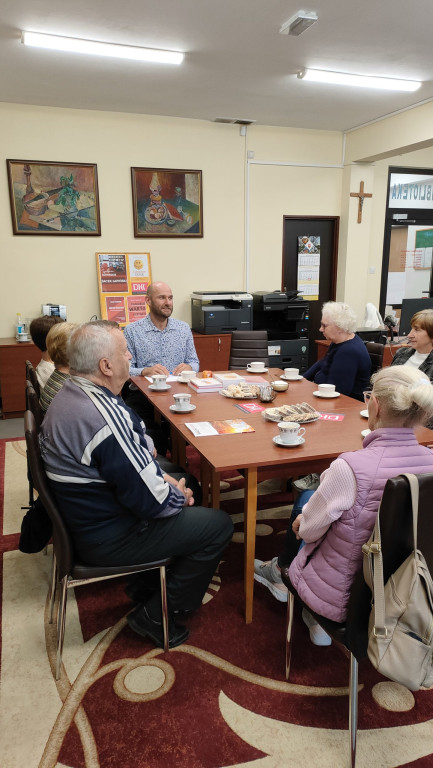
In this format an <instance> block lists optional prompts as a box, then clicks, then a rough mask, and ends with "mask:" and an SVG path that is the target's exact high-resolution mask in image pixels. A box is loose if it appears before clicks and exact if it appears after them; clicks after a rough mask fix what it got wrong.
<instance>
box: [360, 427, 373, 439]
mask: <svg viewBox="0 0 433 768" xmlns="http://www.w3.org/2000/svg"><path fill="white" fill-rule="evenodd" d="M370 432H371V429H363V430H362V432H361V435H362V437H367V435H369V434H370Z"/></svg>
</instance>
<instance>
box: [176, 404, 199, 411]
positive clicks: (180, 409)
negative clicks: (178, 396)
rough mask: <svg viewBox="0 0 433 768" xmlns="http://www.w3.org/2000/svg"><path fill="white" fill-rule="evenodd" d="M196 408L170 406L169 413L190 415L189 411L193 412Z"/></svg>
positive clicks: (190, 406) (191, 406) (193, 406)
mask: <svg viewBox="0 0 433 768" xmlns="http://www.w3.org/2000/svg"><path fill="white" fill-rule="evenodd" d="M196 408H197V406H196V405H192V403H191V405H189V406H188V408H177V407H176V406H175V405H170V411H172V412H173V413H191V411H195V409H196Z"/></svg>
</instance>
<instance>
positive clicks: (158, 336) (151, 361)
mask: <svg viewBox="0 0 433 768" xmlns="http://www.w3.org/2000/svg"><path fill="white" fill-rule="evenodd" d="M125 339H126V343H127V345H128V349H129V351H130V353H131V355H132V359H131V362H130V369H129V373H130V375H131V376H140V374H141V371H142V370H143V368H150V367H151V366H152V365H156V364H157V363H159V364H160V365H165V367H166V368H167V370H168V371H169V372H170V373H171V372H172V371H174V369H175V368H176V366H178V365H180V363H186V364H187V365H189V366H191V368H192V370H193V371H198V369H199V361H198V357H197V352H196V351H195V346H194V340H193V337H192V333H191V328H190V327H189V325H188V324H187V323H184V322H183V320H175V319H174V318H173V317H169V318H168V321H167V325H166V327H165V328H164V330H163V331H161V330H160V329H159V328H157V327H156V326H155V325H154V324H153V323H152V320H151V319H150V315H147V317H144V318H143V319H142V320H136V321H135V323H131V325H128V326H126V328H125Z"/></svg>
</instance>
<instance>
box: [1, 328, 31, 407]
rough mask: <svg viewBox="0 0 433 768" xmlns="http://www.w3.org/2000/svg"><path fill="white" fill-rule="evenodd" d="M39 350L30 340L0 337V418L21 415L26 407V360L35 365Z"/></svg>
mask: <svg viewBox="0 0 433 768" xmlns="http://www.w3.org/2000/svg"><path fill="white" fill-rule="evenodd" d="M40 359H41V352H40V350H39V349H38V348H37V347H35V345H34V344H33V342H31V341H28V342H27V341H17V340H16V339H14V338H13V337H12V338H9V339H0V395H1V399H2V418H3V419H11V418H12V417H16V416H22V414H23V413H24V411H25V408H26V399H25V386H26V360H30V362H31V363H32V364H33V365H35V366H36V365H37V364H38V363H39V360H40Z"/></svg>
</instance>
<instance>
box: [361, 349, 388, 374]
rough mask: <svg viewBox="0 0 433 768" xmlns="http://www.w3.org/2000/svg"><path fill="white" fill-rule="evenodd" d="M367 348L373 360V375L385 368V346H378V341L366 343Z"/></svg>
mask: <svg viewBox="0 0 433 768" xmlns="http://www.w3.org/2000/svg"><path fill="white" fill-rule="evenodd" d="M365 346H366V349H367V352H368V354H369V355H370V360H371V374H372V375H373V373H376V371H378V370H379V369H380V368H382V366H383V351H384V349H385V345H384V344H378V343H377V342H376V341H366V342H365Z"/></svg>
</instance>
